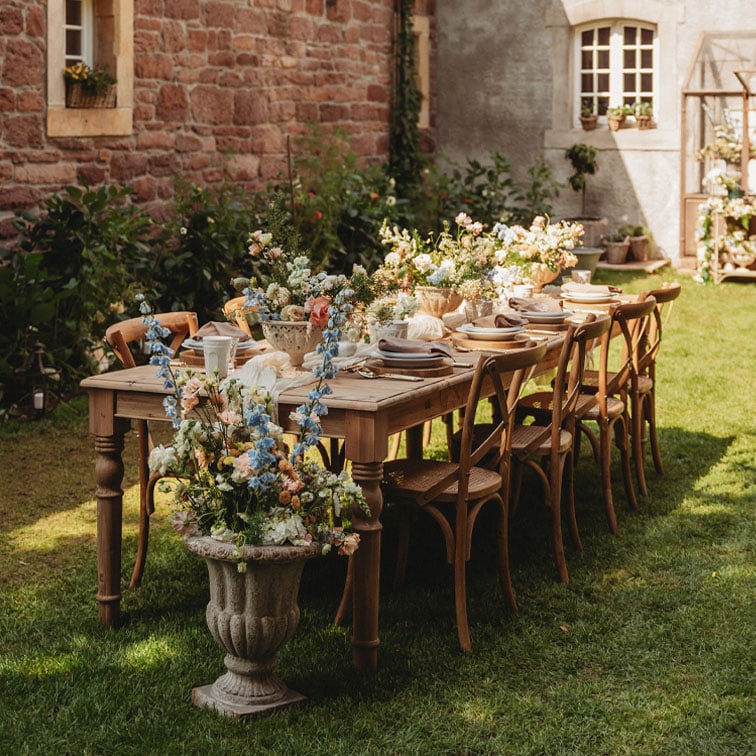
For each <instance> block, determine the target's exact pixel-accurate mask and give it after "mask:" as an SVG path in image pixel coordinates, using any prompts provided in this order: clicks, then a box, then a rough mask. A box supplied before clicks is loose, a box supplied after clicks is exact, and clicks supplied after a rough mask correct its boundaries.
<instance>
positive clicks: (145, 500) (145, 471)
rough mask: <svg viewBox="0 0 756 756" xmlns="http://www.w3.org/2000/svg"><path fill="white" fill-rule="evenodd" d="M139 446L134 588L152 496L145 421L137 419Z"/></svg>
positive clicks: (146, 540)
mask: <svg viewBox="0 0 756 756" xmlns="http://www.w3.org/2000/svg"><path fill="white" fill-rule="evenodd" d="M138 434H139V437H138V448H139V534H138V536H137V555H136V560H135V562H134V570H133V572H132V573H131V580H130V581H129V588H136V587H137V586H138V585H140V584H141V582H142V575H143V574H144V566H145V563H146V562H147V546H148V545H149V538H150V514H151V512H150V508H151V506H152V508H153V509H154V505H152V497H151V496H150V493H149V491H150V468H149V456H150V437H149V433H148V430H147V423H146V422H144V421H141V420H140V421H139V426H138Z"/></svg>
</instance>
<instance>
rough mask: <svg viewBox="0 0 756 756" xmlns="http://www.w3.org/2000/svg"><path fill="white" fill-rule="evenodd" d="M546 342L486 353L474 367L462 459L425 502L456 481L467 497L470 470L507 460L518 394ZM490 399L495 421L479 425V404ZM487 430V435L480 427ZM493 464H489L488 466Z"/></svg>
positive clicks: (464, 420)
mask: <svg viewBox="0 0 756 756" xmlns="http://www.w3.org/2000/svg"><path fill="white" fill-rule="evenodd" d="M547 348H548V347H547V344H546V343H545V342H544V343H542V344H537V345H535V346H532V347H525V348H523V349H512V350H510V351H508V352H504V353H497V354H485V355H484V356H481V358H480V360H479V361H478V364H477V366H476V368H475V373H474V375H473V379H472V383H471V385H470V390H469V392H468V395H467V402H466V403H465V408H464V413H463V415H462V429H461V430H462V437H461V442H460V450H459V462H458V463H457V465H456V467H455V468H450V470H449V473H448V474H447V475H446V476H445V477H444V479H443V480H441V481H439V482H438V483H437V484H436V485H434V486H433V487H432V488H431V489H429V490H428V491H427V492H426V493H425V495H424V496H423V500H424V501H432V500H433V499H434V498H435V497H436V496H437V495H438V494H439V493H440V492H441V491H444V490H445V489H446V488H448V487H449V486H450V485H451V484H452V483H453V482H455V481H456V482H458V499H459V500H460V501H461V500H464V499H465V498H466V497H467V486H468V479H469V473H470V470H471V469H472V468H473V467H476V466H477V465H479V464H480V462H481V461H482V460H483V459H484V458H485V459H486V460H487V462H488V461H489V460H491V456H492V455H495V457H494V458H493V459H494V461H495V462H496V464H497V466H498V467H499V468H500V469H501V466H502V465H503V464H504V463H505V460H506V459H508V456H509V451H510V450H511V445H512V439H511V431H512V424H513V419H514V410H515V408H516V403H517V397H518V396H519V393H520V389H521V388H522V385H523V382H524V379H525V377H526V376H527V375H528V374H529V372H530V371H531V370H532V368H534V367H535V365H536V364H537V363H538V362H540V361H541V360H542V359H543V358H544V356H545V355H546V351H547ZM485 398H488V399H489V401H491V404H492V414H493V418H494V422H493V423H492V424H490V425H488V424H486V425H483V426H480V425H476V413H477V410H478V404H479V403H480V401H481V400H482V399H485ZM481 428H484V429H485V437H483V436H482V434H481V433H480V429H481ZM486 466H490V465H488V464H487V465H486Z"/></svg>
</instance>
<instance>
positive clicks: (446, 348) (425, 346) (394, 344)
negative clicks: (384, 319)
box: [378, 337, 452, 357]
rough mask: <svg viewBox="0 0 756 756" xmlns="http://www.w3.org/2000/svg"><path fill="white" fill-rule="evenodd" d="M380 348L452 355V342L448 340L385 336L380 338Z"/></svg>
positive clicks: (382, 349) (404, 352)
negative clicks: (422, 339)
mask: <svg viewBox="0 0 756 756" xmlns="http://www.w3.org/2000/svg"><path fill="white" fill-rule="evenodd" d="M378 349H380V350H381V351H382V352H400V353H402V354H407V353H409V354H418V353H420V354H437V355H439V356H440V357H451V356H452V348H451V344H449V343H448V342H446V341H421V340H420V339H396V338H390V337H384V338H382V339H378Z"/></svg>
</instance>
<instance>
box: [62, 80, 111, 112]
mask: <svg viewBox="0 0 756 756" xmlns="http://www.w3.org/2000/svg"><path fill="white" fill-rule="evenodd" d="M115 106H116V85H115V84H111V85H110V86H109V87H108V88H107V90H106V91H105V92H102V93H97V92H93V91H92V90H91V89H87V88H85V87H84V85H83V84H82V83H81V82H78V81H67V82H66V107H67V108H114V107H115Z"/></svg>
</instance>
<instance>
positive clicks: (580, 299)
mask: <svg viewBox="0 0 756 756" xmlns="http://www.w3.org/2000/svg"><path fill="white" fill-rule="evenodd" d="M562 299H566V300H567V301H569V302H577V303H579V304H606V303H607V302H616V301H617V300H618V299H619V294H612V293H607V292H606V291H563V292H562Z"/></svg>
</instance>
